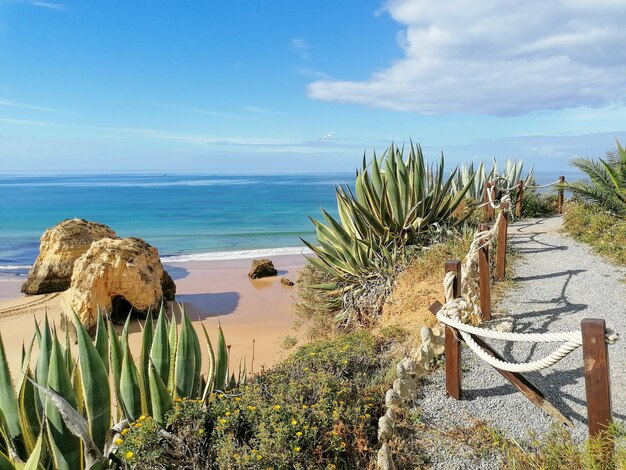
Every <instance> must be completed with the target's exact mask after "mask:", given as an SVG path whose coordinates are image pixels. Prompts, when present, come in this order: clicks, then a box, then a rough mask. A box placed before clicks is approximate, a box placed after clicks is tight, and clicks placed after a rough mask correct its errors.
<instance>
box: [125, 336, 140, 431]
mask: <svg viewBox="0 0 626 470" xmlns="http://www.w3.org/2000/svg"><path fill="white" fill-rule="evenodd" d="M122 341H123V343H122V351H123V356H122V369H121V374H120V399H121V402H122V409H123V410H124V415H125V417H126V419H128V420H129V421H136V420H137V419H138V418H139V416H141V414H142V400H141V388H140V384H139V373H138V371H137V366H135V362H134V361H133V356H132V355H131V353H130V348H129V347H128V338H123V339H122Z"/></svg>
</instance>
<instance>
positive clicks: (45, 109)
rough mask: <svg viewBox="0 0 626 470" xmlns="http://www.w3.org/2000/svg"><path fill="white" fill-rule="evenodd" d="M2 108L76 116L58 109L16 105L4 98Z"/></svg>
mask: <svg viewBox="0 0 626 470" xmlns="http://www.w3.org/2000/svg"><path fill="white" fill-rule="evenodd" d="M0 106H6V107H9V108H20V109H30V110H32V111H47V112H51V113H66V114H75V113H73V112H72V111H65V110H63V109H56V108H47V107H44V106H35V105H33V104H25V103H16V102H15V101H11V100H7V99H4V98H0Z"/></svg>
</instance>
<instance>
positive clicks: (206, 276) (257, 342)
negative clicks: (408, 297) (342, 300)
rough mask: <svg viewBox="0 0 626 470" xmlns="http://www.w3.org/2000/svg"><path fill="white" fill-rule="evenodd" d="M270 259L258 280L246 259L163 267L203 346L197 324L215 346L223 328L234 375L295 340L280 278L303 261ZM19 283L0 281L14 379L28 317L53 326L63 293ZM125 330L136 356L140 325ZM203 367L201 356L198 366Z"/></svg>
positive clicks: (268, 360)
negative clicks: (32, 292)
mask: <svg viewBox="0 0 626 470" xmlns="http://www.w3.org/2000/svg"><path fill="white" fill-rule="evenodd" d="M272 260H273V261H274V265H275V266H276V269H278V276H277V277H272V278H265V279H258V280H251V279H249V278H248V276H247V272H248V269H249V267H250V262H251V260H249V259H238V260H227V261H189V262H185V263H172V264H167V265H165V269H166V270H167V271H168V272H169V273H170V275H171V276H172V278H173V279H174V281H175V282H176V286H177V298H178V301H179V302H182V303H183V304H184V306H185V310H186V312H187V314H188V315H189V317H190V319H191V321H192V323H193V325H194V326H195V327H196V330H197V331H198V334H199V336H200V341H201V344H202V345H204V340H203V339H202V338H203V333H202V328H201V326H200V324H201V323H203V324H204V325H205V326H206V328H207V331H208V332H209V335H211V340H212V341H214V344H215V341H216V340H217V325H218V323H221V324H222V328H223V330H224V334H225V336H226V342H227V343H228V344H229V345H231V368H232V369H234V370H235V371H236V370H237V368H238V365H239V360H240V359H241V358H242V357H245V358H246V361H247V365H248V370H250V369H251V367H252V366H254V371H259V370H260V368H261V367H262V366H266V367H268V366H271V365H273V364H274V363H276V362H277V361H278V360H280V359H281V358H283V357H284V356H285V354H286V353H285V351H284V350H283V348H282V347H281V342H282V338H284V337H285V336H286V335H290V336H295V337H297V336H298V335H297V332H295V331H293V330H292V328H291V325H292V321H293V317H292V315H291V305H292V303H293V302H294V300H295V296H296V289H295V287H286V286H284V285H282V284H281V283H280V278H281V277H283V276H285V277H288V278H290V279H291V280H293V281H295V279H296V272H297V270H298V269H299V268H301V267H302V266H303V265H304V261H305V260H304V257H303V256H300V255H288V256H274V257H272ZM23 281H24V278H2V279H0V334H1V335H2V339H3V342H4V345H5V350H6V353H7V356H8V359H9V364H10V367H11V370H12V374H13V378H14V379H15V378H16V374H17V373H19V370H18V368H19V361H20V358H21V349H22V344H23V343H25V342H28V341H30V339H31V338H32V335H33V333H34V327H33V317H34V318H36V319H37V320H38V321H41V319H42V318H43V316H44V312H46V311H47V312H48V315H49V317H50V319H51V320H52V321H56V322H57V323H58V322H59V319H60V318H61V308H60V300H61V296H62V295H63V293H59V294H47V295H37V296H24V295H23V294H20V292H19V290H20V286H21V283H22V282H23ZM176 311H177V310H176ZM130 331H131V334H130V336H129V339H130V345H131V350H132V351H133V353H134V354H138V352H139V343H140V341H141V338H140V327H139V323H138V322H133V324H132V325H131V329H130ZM253 349H254V354H253ZM253 357H254V364H252V358H253ZM206 364H207V362H206V357H205V358H204V360H203V366H204V365H206Z"/></svg>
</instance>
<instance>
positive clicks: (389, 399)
mask: <svg viewBox="0 0 626 470" xmlns="http://www.w3.org/2000/svg"><path fill="white" fill-rule="evenodd" d="M401 403H402V400H400V395H398V394H397V393H396V391H395V390H394V389H392V388H390V389H389V390H387V393H386V394H385V405H386V406H398V405H400V404H401Z"/></svg>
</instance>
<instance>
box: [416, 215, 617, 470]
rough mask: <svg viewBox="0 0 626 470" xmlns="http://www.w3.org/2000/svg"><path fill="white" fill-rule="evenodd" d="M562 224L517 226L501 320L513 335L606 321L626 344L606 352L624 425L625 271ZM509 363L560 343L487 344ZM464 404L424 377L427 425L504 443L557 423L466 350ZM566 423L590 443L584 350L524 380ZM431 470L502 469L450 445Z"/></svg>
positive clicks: (439, 451) (437, 380) (556, 220)
mask: <svg viewBox="0 0 626 470" xmlns="http://www.w3.org/2000/svg"><path fill="white" fill-rule="evenodd" d="M560 228H561V217H553V218H548V219H531V220H526V221H522V222H519V223H515V224H512V225H511V226H510V228H509V239H510V242H511V244H512V246H513V247H514V249H515V250H516V251H517V252H518V253H519V254H520V255H521V256H520V258H519V259H518V260H517V262H516V264H515V267H514V268H515V275H514V279H513V280H514V281H515V282H516V286H515V287H514V288H513V289H511V290H509V291H508V292H507V293H506V294H505V296H504V298H503V299H502V301H501V302H500V304H499V305H498V306H497V309H496V310H497V312H502V313H507V314H508V315H511V316H513V317H514V318H515V327H514V331H516V332H546V331H552V332H557V331H571V330H575V329H578V328H580V322H581V320H582V319H584V318H604V319H606V323H607V327H608V328H612V329H614V330H615V331H617V332H618V333H621V337H622V339H621V340H620V341H618V342H617V343H616V344H615V345H613V346H610V347H609V361H610V368H611V387H612V397H613V415H614V418H615V419H617V420H622V421H625V420H626V367H625V365H626V283H625V278H626V269H623V268H618V267H615V266H614V265H612V264H611V263H609V262H607V261H605V260H604V259H602V258H600V257H599V256H597V255H596V254H594V253H593V251H592V249H591V248H590V247H588V246H587V245H583V244H581V243H578V242H576V241H574V240H573V239H571V238H569V237H568V236H565V235H564V234H562V233H560ZM490 344H492V345H494V346H495V347H496V348H497V349H498V350H499V351H500V352H502V353H503V354H504V355H505V356H506V357H507V358H508V359H513V360H515V361H517V362H526V361H528V360H529V359H530V358H531V357H532V358H539V357H543V356H545V355H546V354H548V353H549V352H551V351H552V350H553V349H554V348H555V347H556V344H555V343H551V344H550V343H549V344H539V345H535V344H532V343H513V344H512V345H511V344H510V343H509V344H504V343H502V342H494V341H490ZM462 369H463V382H462V384H463V397H462V400H460V401H456V400H454V399H452V398H449V397H448V396H447V395H446V394H445V391H444V380H443V371H441V370H440V371H438V372H436V373H434V374H431V375H430V376H428V377H427V379H426V380H427V381H426V383H425V384H424V386H423V388H422V392H423V394H422V398H421V399H420V403H419V406H420V408H421V409H422V414H423V421H424V422H425V423H428V424H429V425H430V424H434V425H435V426H436V427H438V428H440V429H444V430H445V429H454V428H455V427H459V426H461V427H464V426H470V425H471V420H472V418H478V419H480V420H484V421H486V422H487V423H488V424H491V425H493V426H495V427H497V428H499V429H501V430H502V431H503V432H504V433H505V434H506V435H507V436H509V437H512V438H515V439H517V440H524V439H526V438H528V432H529V431H532V432H535V433H539V434H540V433H544V432H546V431H547V430H548V429H549V428H550V427H551V426H552V425H553V424H554V423H555V422H556V421H555V420H554V419H553V418H552V417H551V416H549V415H547V414H545V413H544V412H543V411H542V410H540V409H539V408H537V407H536V406H535V405H533V404H532V403H531V402H530V401H528V400H527V399H526V398H525V397H524V396H523V395H522V394H521V393H519V392H518V391H517V389H516V388H514V387H513V386H512V385H511V384H510V383H509V382H507V381H506V380H505V379H504V378H503V377H502V376H500V375H499V374H498V373H497V372H496V371H495V370H494V369H493V368H492V367H491V366H489V365H487V364H486V363H484V362H483V361H481V360H480V359H478V358H477V357H476V356H475V355H474V354H473V352H472V351H470V350H469V349H468V348H467V347H464V348H463V359H462ZM527 377H528V378H529V379H530V380H531V382H533V383H534V384H535V385H536V386H537V387H538V388H539V389H540V390H541V391H542V392H543V393H544V394H545V395H546V398H547V399H548V400H549V401H550V402H551V403H552V404H553V405H555V406H556V407H557V408H558V409H559V410H560V411H561V412H562V413H563V414H564V415H565V416H566V417H567V418H569V419H570V420H571V421H572V422H573V423H574V429H573V431H572V433H573V436H574V438H575V439H576V440H577V441H582V440H583V439H584V438H585V437H586V435H587V428H586V426H587V422H586V408H585V402H586V399H585V388H584V378H583V372H582V350H581V349H580V348H579V349H578V350H576V351H575V352H573V353H572V354H570V355H569V356H568V357H566V358H565V359H564V360H562V361H561V362H559V363H558V364H556V365H555V366H553V367H552V368H549V369H546V370H543V371H541V372H534V373H530V374H527ZM432 448H433V449H436V450H434V451H433V452H432V455H431V458H432V459H433V460H432V464H433V467H434V468H444V469H456V468H458V469H462V468H497V464H496V463H495V462H494V461H493V459H491V460H483V461H474V462H469V463H468V461H467V459H463V458H460V457H459V456H458V455H454V454H456V452H450V451H446V450H445V449H446V447H445V445H441V446H439V445H434V446H433V447H432Z"/></svg>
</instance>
